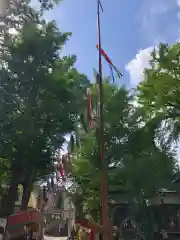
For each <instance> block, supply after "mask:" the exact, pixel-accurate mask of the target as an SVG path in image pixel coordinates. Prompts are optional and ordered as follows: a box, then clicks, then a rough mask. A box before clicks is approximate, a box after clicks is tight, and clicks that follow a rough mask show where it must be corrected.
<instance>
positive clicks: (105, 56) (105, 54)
mask: <svg viewBox="0 0 180 240" xmlns="http://www.w3.org/2000/svg"><path fill="white" fill-rule="evenodd" d="M96 48H97V49H98V50H99V45H98V44H97V45H96ZM100 52H101V55H102V56H103V57H104V58H105V60H106V61H107V63H109V65H110V67H111V69H114V70H115V72H116V74H117V76H118V77H119V78H120V77H122V73H121V72H120V71H119V70H118V68H117V67H116V66H115V65H114V64H113V62H112V61H111V59H110V58H109V57H108V55H107V53H106V52H105V51H104V50H103V49H102V48H101V50H100ZM111 74H112V73H111ZM114 80H115V79H113V81H114Z"/></svg>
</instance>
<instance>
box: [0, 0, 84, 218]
mask: <svg viewBox="0 0 180 240" xmlns="http://www.w3.org/2000/svg"><path fill="white" fill-rule="evenodd" d="M23 4H24V7H27V9H31V10H32V14H30V12H28V14H30V16H31V18H30V17H29V18H26V21H24V22H23V21H22V24H21V28H19V29H18V33H17V34H15V35H6V38H5V40H6V41H5V40H4V49H5V51H4V53H3V54H2V56H1V62H2V65H1V69H0V73H1V80H0V81H1V89H0V91H1V94H0V102H1V106H0V112H1V113H0V115H1V116H0V129H1V133H0V134H1V141H2V145H1V149H0V155H1V156H2V157H4V158H7V159H9V162H10V166H11V181H10V188H9V192H8V198H7V199H5V200H6V201H5V203H6V204H5V207H4V210H5V213H4V214H9V213H11V212H12V211H13V207H14V202H15V198H16V193H17V186H18V184H19V183H22V184H23V186H24V189H25V192H24V195H25V196H26V197H25V200H24V204H22V205H23V206H22V208H26V207H27V202H28V195H29V192H30V188H31V187H32V182H33V181H35V180H37V178H39V177H42V175H43V174H45V173H48V171H50V169H51V166H52V163H53V156H54V154H55V151H56V150H57V149H58V148H59V147H60V146H61V145H62V143H63V142H64V135H65V134H66V133H68V132H71V131H73V130H74V128H75V125H76V122H77V120H78V118H79V109H80V108H81V99H82V98H83V95H84V93H83V88H84V86H85V85H86V84H88V81H87V78H86V77H85V76H84V75H80V74H79V73H78V72H77V71H76V69H75V68H73V65H74V63H75V60H76V58H75V56H68V57H60V51H61V49H62V47H63V45H64V44H65V42H66V41H67V40H68V38H69V36H70V34H69V33H61V32H60V31H59V29H58V28H57V26H56V24H55V22H46V21H45V20H43V21H42V20H41V21H40V20H39V19H40V15H38V14H39V13H38V12H35V10H34V9H32V8H30V7H29V6H28V5H27V1H24V2H23ZM18 14H19V13H18ZM25 17H26V15H25ZM7 40H8V41H7ZM20 173H21V174H20Z"/></svg>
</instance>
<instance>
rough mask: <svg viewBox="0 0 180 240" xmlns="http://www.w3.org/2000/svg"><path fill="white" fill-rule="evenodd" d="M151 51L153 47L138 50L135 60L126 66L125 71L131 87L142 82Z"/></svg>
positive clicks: (148, 65)
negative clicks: (128, 76) (127, 73)
mask: <svg viewBox="0 0 180 240" xmlns="http://www.w3.org/2000/svg"><path fill="white" fill-rule="evenodd" d="M152 51H153V47H148V48H146V49H143V50H140V51H139V52H138V53H137V54H136V56H135V58H133V59H132V60H131V61H130V62H129V63H128V64H127V65H126V67H125V69H126V71H128V72H129V75H130V82H131V84H132V85H133V86H136V85H137V84H138V83H139V82H140V81H142V80H143V75H144V74H143V73H144V69H145V68H149V67H150V64H149V61H150V60H151V52H152Z"/></svg>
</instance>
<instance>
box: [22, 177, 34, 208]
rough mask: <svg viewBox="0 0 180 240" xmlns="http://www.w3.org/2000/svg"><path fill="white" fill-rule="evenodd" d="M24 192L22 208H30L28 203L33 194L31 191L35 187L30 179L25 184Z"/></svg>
mask: <svg viewBox="0 0 180 240" xmlns="http://www.w3.org/2000/svg"><path fill="white" fill-rule="evenodd" d="M22 185H23V194H22V200H21V208H20V209H21V210H27V209H28V203H29V199H30V196H31V192H32V189H33V184H32V182H30V181H26V182H24V183H23V184H22Z"/></svg>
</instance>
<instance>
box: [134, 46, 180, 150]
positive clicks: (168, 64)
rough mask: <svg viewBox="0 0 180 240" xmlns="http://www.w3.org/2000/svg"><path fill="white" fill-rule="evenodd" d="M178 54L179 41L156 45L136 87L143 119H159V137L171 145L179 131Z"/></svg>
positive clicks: (179, 91)
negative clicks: (144, 116)
mask: <svg viewBox="0 0 180 240" xmlns="http://www.w3.org/2000/svg"><path fill="white" fill-rule="evenodd" d="M179 56H180V44H179V43H176V44H173V45H171V46H169V45H167V44H160V45H159V46H158V48H156V49H155V50H154V51H153V52H152V60H151V61H150V69H146V70H145V73H144V74H145V76H144V81H143V82H142V83H141V84H140V85H139V86H138V88H137V93H138V94H137V96H138V99H139V104H140V105H141V106H142V108H144V109H146V110H145V112H146V119H151V118H159V127H160V128H159V137H160V139H161V140H162V141H163V142H166V143H169V144H170V146H171V147H172V143H175V142H176V141H178V139H179V133H180V131H179V130H180V125H179V124H180V122H179V116H180V100H179V97H178V96H179V93H180V85H179V84H180V83H179V73H180V63H179ZM160 118H161V119H160ZM164 133H166V134H164ZM170 150H171V151H172V149H170Z"/></svg>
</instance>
